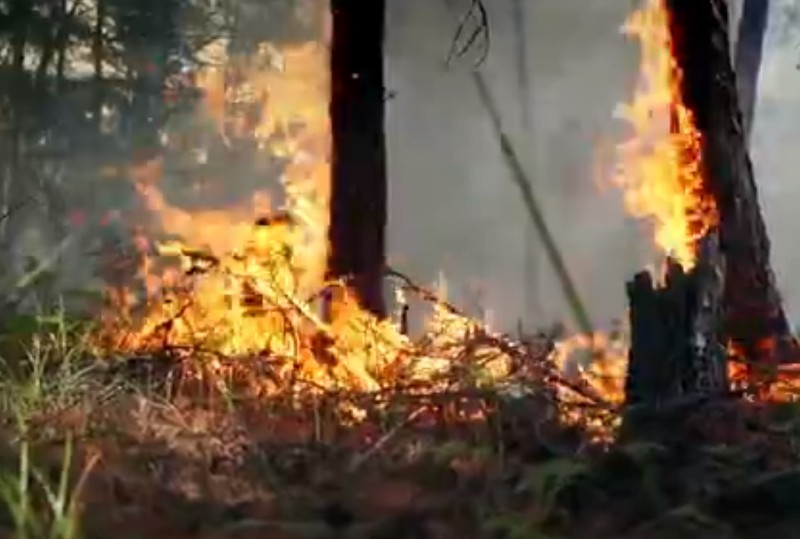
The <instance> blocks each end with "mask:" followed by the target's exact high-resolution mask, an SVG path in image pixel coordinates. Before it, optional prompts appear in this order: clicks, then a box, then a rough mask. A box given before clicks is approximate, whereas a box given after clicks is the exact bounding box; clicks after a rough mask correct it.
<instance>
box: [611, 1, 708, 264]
mask: <svg viewBox="0 0 800 539" xmlns="http://www.w3.org/2000/svg"><path fill="white" fill-rule="evenodd" d="M622 31H623V33H624V34H626V35H627V36H629V37H633V38H635V39H637V40H638V41H639V44H640V46H641V61H640V71H639V80H638V83H637V86H636V92H635V95H634V97H633V99H632V100H631V102H630V103H628V104H626V105H623V106H620V107H619V109H618V115H619V117H620V118H621V119H623V120H625V121H626V122H627V123H628V124H629V125H630V127H631V128H632V131H633V136H632V137H631V138H630V139H628V140H627V141H625V142H624V143H623V144H621V145H620V146H619V148H618V151H619V167H618V171H617V174H616V175H615V176H614V178H613V181H614V183H615V184H616V185H617V186H618V187H620V188H621V189H622V190H623V191H624V200H625V206H626V209H627V210H628V211H629V212H630V213H631V214H632V215H633V216H634V217H637V218H646V219H648V220H651V221H652V223H653V227H654V233H655V242H656V244H657V245H658V247H659V248H661V249H662V250H663V251H665V252H666V253H667V254H670V255H671V256H672V257H673V258H675V259H676V260H677V261H678V262H680V263H681V265H683V266H684V268H685V269H690V268H691V267H693V266H694V264H695V262H696V256H697V243H698V241H699V240H700V238H702V237H703V236H704V235H705V234H706V233H707V232H708V231H709V230H710V229H711V228H713V227H714V226H715V225H716V224H717V221H718V216H717V209H716V205H715V202H714V199H713V198H712V197H711V195H710V194H709V193H708V192H706V191H705V190H704V186H703V170H702V167H701V137H700V133H699V132H698V130H697V128H696V126H695V123H694V118H693V115H692V112H691V111H690V110H689V109H688V108H687V107H686V105H685V104H684V101H683V97H682V94H681V88H680V84H681V77H682V74H681V71H680V68H679V67H678V65H677V63H676V61H675V58H674V55H673V49H672V41H671V38H670V33H669V13H668V11H667V8H666V5H665V2H664V0H645V5H644V6H643V7H642V8H641V9H640V10H638V11H636V12H634V13H633V14H632V15H631V16H630V17H629V18H628V20H627V21H626V23H625V25H624V26H623V29H622Z"/></svg>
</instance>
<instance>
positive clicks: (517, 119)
mask: <svg viewBox="0 0 800 539" xmlns="http://www.w3.org/2000/svg"><path fill="white" fill-rule="evenodd" d="M455 4H456V5H457V6H459V7H458V9H462V10H466V8H467V6H468V2H455ZM487 7H488V8H489V15H490V24H491V32H492V44H491V50H490V53H489V56H488V58H487V60H486V63H485V64H484V65H483V66H482V69H483V70H484V72H485V74H486V78H487V80H488V81H489V84H490V90H491V92H492V94H493V96H494V98H495V100H496V101H497V102H498V103H499V107H500V109H501V113H502V115H503V121H504V124H505V128H506V130H507V131H508V132H509V134H510V135H511V136H512V138H513V139H514V143H515V145H516V147H517V149H518V150H519V152H520V153H521V154H522V156H523V158H524V160H525V166H526V167H527V172H528V174H529V175H530V177H531V179H532V181H533V183H534V189H535V191H536V194H537V197H538V198H539V201H540V203H541V205H542V206H543V208H544V211H545V214H546V217H547V220H548V222H549V224H550V226H551V228H552V229H553V231H554V235H555V237H556V239H557V241H558V243H559V245H560V247H561V249H562V251H563V253H564V256H565V258H566V262H567V264H568V266H569V268H570V270H571V272H572V274H573V278H574V279H575V281H576V282H577V286H578V288H579V290H580V292H581V295H582V297H583V299H584V301H585V303H586V304H587V305H588V307H589V310H590V312H591V315H592V317H593V318H594V319H595V323H596V324H598V325H604V324H606V323H608V322H609V321H610V320H611V319H612V318H613V317H616V316H619V315H620V314H622V313H623V312H624V307H625V293H624V282H625V278H627V277H629V276H630V275H631V274H632V273H633V272H634V271H635V270H636V269H638V268H640V267H642V266H643V265H644V264H646V263H647V262H648V261H649V260H650V256H651V248H650V240H649V236H648V232H647V231H646V230H644V229H642V228H641V227H640V225H639V224H637V223H635V222H634V221H632V220H631V219H629V218H627V217H626V216H625V213H624V211H623V207H622V202H621V197H620V196H619V193H618V192H616V191H614V190H613V189H612V188H608V189H607V190H605V191H603V190H601V189H600V188H599V187H598V180H602V179H603V176H604V175H606V174H607V170H608V166H610V165H613V159H612V158H613V146H614V144H615V142H617V141H619V140H620V134H621V131H620V130H621V129H622V127H623V126H622V125H620V123H619V122H617V121H615V120H614V119H613V118H612V113H613V111H614V108H615V106H616V104H617V103H618V102H620V101H623V100H627V99H628V97H629V96H630V93H631V91H632V89H633V83H634V79H635V76H636V52H637V51H636V45H635V44H634V43H630V42H628V41H626V39H625V38H624V37H623V36H622V35H620V33H619V27H620V26H621V24H622V22H623V21H624V19H625V16H626V14H627V13H628V10H629V9H630V6H629V5H627V4H626V3H624V2H619V3H616V2H615V3H602V4H597V3H587V2H584V1H581V0H549V1H542V2H526V3H525V8H526V17H525V20H524V24H523V27H524V29H525V31H526V32H527V33H528V35H527V39H526V41H527V46H528V51H527V53H528V54H527V56H528V62H529V65H528V66H527V68H528V70H529V76H528V79H529V85H530V88H529V95H528V96H527V100H528V103H527V107H528V108H529V110H530V127H529V128H528V129H527V130H524V129H523V122H522V112H523V110H524V108H525V107H524V106H523V104H522V103H521V102H520V97H519V96H520V91H519V86H518V80H519V76H518V73H517V58H516V57H515V54H516V50H515V47H516V44H515V36H514V29H515V21H514V20H513V19H512V17H513V14H514V11H513V2H512V0H503V1H499V0H498V1H494V2H487ZM457 23H458V18H457V16H455V15H453V14H452V13H451V12H448V11H447V10H446V9H445V8H444V7H443V3H442V2H430V1H428V0H390V1H389V13H388V20H387V31H388V40H387V50H386V54H387V64H388V65H387V74H388V85H389V86H390V90H391V91H393V92H394V93H395V97H394V98H393V99H392V100H391V101H389V103H388V110H387V115H388V121H387V134H388V144H389V170H390V175H391V177H390V194H391V196H390V210H391V215H390V227H389V245H390V249H391V252H392V253H396V254H397V258H398V262H399V263H400V264H401V265H403V266H405V267H406V268H408V269H409V270H410V271H411V273H412V274H414V275H416V276H417V277H418V278H421V279H424V280H432V279H433V278H434V277H435V275H436V273H437V272H438V271H439V270H441V271H443V272H444V274H445V276H446V277H447V280H448V282H449V283H450V290H451V291H452V292H453V295H454V297H455V300H456V301H461V302H466V301H468V299H469V297H470V295H471V293H470V290H471V289H474V288H475V285H476V284H479V285H481V287H482V288H483V297H482V300H483V302H484V306H485V307H486V308H487V309H489V310H490V311H491V312H492V313H493V315H494V316H493V319H494V322H495V325H496V326H498V327H500V328H503V329H512V328H514V327H515V326H516V324H517V321H518V320H519V319H522V320H523V321H524V322H525V325H526V326H527V327H528V328H534V327H541V326H543V325H546V324H548V323H550V322H552V321H555V320H562V321H565V322H570V318H569V310H568V308H567V306H566V303H565V301H564V299H563V294H562V293H561V292H560V288H559V285H558V281H557V280H556V278H555V275H554V273H553V271H552V269H551V267H550V265H549V262H548V261H547V259H546V258H545V255H544V251H543V249H542V248H541V245H539V243H538V238H537V237H536V234H535V233H534V232H533V231H532V227H531V225H530V220H529V218H528V216H527V215H526V213H525V209H524V207H523V205H522V203H521V201H520V196H519V192H518V190H517V187H516V186H515V185H514V184H513V182H512V181H511V180H510V178H509V174H508V171H507V169H506V166H505V163H504V161H503V158H502V156H501V153H500V149H499V147H498V143H497V140H496V138H495V136H494V135H493V133H492V131H491V126H490V123H489V117H488V116H487V114H486V112H485V111H484V110H483V109H482V108H481V105H480V102H479V101H478V98H477V94H476V92H475V87H474V85H473V84H472V81H471V78H470V76H469V69H471V68H472V63H471V59H469V58H465V59H463V60H461V61H460V62H456V63H455V64H454V65H453V66H452V67H451V68H450V69H449V70H448V69H447V68H446V67H445V66H444V62H443V60H444V58H445V54H446V53H447V50H448V48H449V41H450V39H451V38H452V35H453V32H454V30H455V28H456V25H457ZM606 177H607V176H606ZM531 243H533V245H530V244H531ZM531 247H532V248H531ZM527 256H532V257H533V260H529V261H527V263H526V257H527Z"/></svg>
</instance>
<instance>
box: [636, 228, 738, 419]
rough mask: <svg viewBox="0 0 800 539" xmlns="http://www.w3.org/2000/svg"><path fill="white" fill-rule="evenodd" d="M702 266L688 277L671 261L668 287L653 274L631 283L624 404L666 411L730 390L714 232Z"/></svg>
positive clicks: (719, 258)
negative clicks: (691, 399)
mask: <svg viewBox="0 0 800 539" xmlns="http://www.w3.org/2000/svg"><path fill="white" fill-rule="evenodd" d="M702 247H703V248H702V252H701V253H700V257H699V261H698V264H697V265H696V266H695V267H694V268H693V269H692V270H691V271H690V272H688V273H685V272H684V270H683V268H682V267H681V266H680V264H678V263H676V262H673V261H671V260H670V261H668V262H667V269H666V274H665V277H664V283H663V284H661V285H659V284H656V283H655V282H654V280H653V276H652V275H651V274H650V273H649V272H642V273H639V274H637V275H636V276H635V277H634V279H633V280H632V281H630V282H629V283H628V287H627V288H628V299H629V305H630V311H629V313H630V325H631V346H630V350H629V357H628V377H627V380H626V388H625V393H626V405H627V406H628V407H629V408H630V407H633V406H638V407H640V408H646V409H660V408H664V407H668V406H669V404H670V403H673V402H676V401H678V400H680V399H685V398H687V397H692V396H700V395H715V394H721V393H724V392H726V391H727V388H728V380H727V369H726V350H725V348H724V347H723V346H722V345H721V344H720V343H721V341H722V321H723V311H722V307H723V290H724V267H725V264H724V259H723V258H722V255H721V253H720V252H719V249H718V245H717V242H716V237H715V235H714V234H713V233H712V234H711V235H709V236H708V237H707V238H705V240H704V242H703V246H702Z"/></svg>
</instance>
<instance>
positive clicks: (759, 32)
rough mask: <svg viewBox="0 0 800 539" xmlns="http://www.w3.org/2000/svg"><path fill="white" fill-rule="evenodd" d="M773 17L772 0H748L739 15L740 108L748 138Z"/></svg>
mask: <svg viewBox="0 0 800 539" xmlns="http://www.w3.org/2000/svg"><path fill="white" fill-rule="evenodd" d="M768 18H769V0H744V7H743V9H742V15H741V17H740V18H739V30H738V37H737V39H736V53H735V60H734V61H735V62H736V82H737V88H738V91H739V108H740V109H741V111H742V123H743V128H744V135H745V138H746V139H749V138H750V132H751V131H752V128H753V114H754V111H755V104H756V97H757V92H756V89H757V87H758V74H759V72H760V71H761V56H762V53H763V50H764V34H765V33H766V31H767V20H768Z"/></svg>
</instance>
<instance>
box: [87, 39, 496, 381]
mask: <svg viewBox="0 0 800 539" xmlns="http://www.w3.org/2000/svg"><path fill="white" fill-rule="evenodd" d="M207 56H208V57H210V58H212V57H213V58H214V60H215V61H214V62H213V63H212V64H213V65H212V67H208V68H205V69H203V70H201V71H200V72H199V73H197V74H196V75H195V77H194V80H195V83H196V84H197V85H198V86H199V87H200V88H201V90H202V93H203V96H204V98H203V102H202V111H203V112H204V113H205V114H206V116H207V117H209V118H210V119H212V121H213V124H214V127H215V129H216V131H217V134H218V135H219V136H220V137H222V139H223V140H224V141H225V142H226V143H227V144H230V145H232V144H236V143H237V142H238V141H241V140H243V139H244V140H249V141H252V142H255V143H256V146H257V147H258V148H259V149H260V150H261V151H263V152H268V153H269V154H270V155H271V156H274V157H279V158H281V159H283V160H285V162H286V163H287V164H286V167H285V169H284V173H283V181H282V186H283V191H284V192H283V195H284V202H283V204H282V205H281V206H280V207H277V208H276V207H273V204H272V200H271V198H270V195H269V193H268V192H267V191H266V190H264V191H259V192H256V193H255V194H254V195H253V196H252V198H251V200H250V201H249V202H248V203H247V204H241V205H238V206H234V207H226V208H222V209H215V210H202V211H196V210H193V211H189V210H186V209H184V208H181V207H179V206H177V205H174V204H172V203H170V201H169V199H168V197H167V196H166V195H165V192H164V189H163V187H162V185H161V184H162V179H163V177H164V175H165V166H164V159H163V158H155V159H152V160H150V161H148V162H146V163H142V164H138V165H136V166H134V167H133V168H132V169H131V171H130V178H131V181H132V182H133V185H134V186H135V188H136V191H137V193H138V195H139V197H140V199H141V201H142V202H143V205H144V207H145V209H146V210H147V212H148V215H149V217H150V219H151V220H152V221H153V224H154V225H156V228H157V229H159V230H160V232H161V234H158V236H159V237H161V236H164V237H165V239H162V240H157V239H155V238H156V235H155V234H153V235H152V237H150V236H148V234H146V233H145V229H144V227H141V228H140V229H138V230H137V231H136V234H135V236H134V242H133V243H134V245H135V247H136V249H137V250H138V252H139V255H140V258H141V264H140V266H139V268H138V272H137V274H136V277H137V280H138V281H139V282H141V283H142V285H143V286H142V288H143V297H142V298H139V297H138V296H137V293H136V292H135V291H134V290H132V289H127V288H125V289H118V290H114V291H112V292H113V293H112V294H110V296H111V298H112V299H113V301H112V307H111V308H110V309H108V310H107V311H106V312H105V313H104V316H103V321H104V325H103V329H102V331H101V332H100V335H99V336H98V343H100V346H101V347H102V349H105V350H113V351H136V352H143V351H161V350H164V349H171V350H173V351H175V350H177V351H184V352H185V353H187V354H194V356H201V355H203V354H210V359H209V360H208V363H209V365H207V367H209V368H210V369H211V370H212V371H213V372H214V373H215V374H216V375H217V377H218V378H222V377H225V376H227V375H229V374H231V373H230V372H227V371H226V369H227V367H225V366H224V365H223V362H221V361H219V358H220V357H240V356H261V357H267V358H269V359H270V360H271V361H273V362H277V363H279V364H280V366H279V367H277V368H276V373H273V376H272V377H270V380H265V381H264V385H265V386H269V387H266V390H267V391H270V390H278V389H281V390H283V389H287V387H286V386H288V385H290V382H289V380H297V379H302V380H303V381H304V382H305V383H307V384H312V385H313V386H314V387H322V388H338V387H346V388H349V389H353V390H359V391H376V390H378V389H380V388H381V387H383V386H385V385H387V384H391V383H396V382H398V381H399V380H400V379H401V378H402V379H403V380H404V381H406V382H408V383H413V382H414V381H421V382H423V383H424V388H425V390H426V391H435V390H437V389H443V388H445V386H446V382H445V381H444V379H442V376H441V375H443V374H445V373H447V372H448V370H450V369H451V368H452V365H453V362H454V361H456V360H457V359H458V358H459V357H460V356H459V354H461V353H462V350H461V348H463V340H464V339H465V338H466V337H468V336H469V335H470V334H472V333H476V332H478V331H479V330H480V327H479V325H478V324H477V323H476V322H474V321H472V320H470V319H468V318H466V317H463V316H460V315H458V314H455V313H453V312H451V311H449V310H448V309H446V308H444V307H442V306H440V305H434V310H433V314H432V316H431V317H430V318H429V320H428V322H427V330H426V335H425V337H424V338H423V339H422V340H421V341H420V342H416V343H415V342H412V340H411V339H410V338H409V337H408V336H406V335H405V334H404V333H403V331H401V328H400V327H398V324H396V323H395V322H394V321H392V320H378V319H376V318H375V317H374V316H372V315H371V314H370V313H368V312H367V311H365V310H363V309H361V307H360V306H359V304H358V302H357V301H356V300H355V299H354V297H353V295H352V294H351V293H350V291H349V290H348V289H347V288H346V287H344V286H343V285H342V284H341V283H329V282H325V279H324V275H325V266H326V259H327V254H328V253H327V250H328V243H327V229H328V215H329V201H330V176H329V175H330V167H329V162H330V133H329V132H330V126H329V124H328V95H329V88H328V86H329V80H328V63H327V60H328V57H327V49H326V47H325V46H324V45H323V44H321V43H317V42H308V43H300V44H292V45H285V46H280V47H278V46H276V45H273V44H270V43H264V44H262V45H261V46H260V47H259V49H258V52H257V53H256V54H255V55H253V56H249V57H229V56H228V55H227V53H226V44H225V42H224V41H218V42H215V43H212V44H211V45H210V46H209V51H207ZM230 180H233V179H229V181H230ZM442 293H443V296H446V290H444V288H443V290H442ZM399 294H400V296H401V299H402V300H403V301H405V299H404V297H403V296H404V293H402V292H400V293H399ZM326 312H327V316H326V315H325V313H326ZM459 345H462V346H461V348H459ZM474 353H475V354H479V351H474ZM508 363H509V362H508V358H507V357H505V356H503V355H502V354H501V355H499V356H497V357H492V358H490V359H489V360H487V361H485V362H484V369H485V371H486V372H487V373H490V375H492V376H495V377H501V376H503V375H505V374H507V373H508ZM276 378H277V379H278V382H276V381H275V379H276ZM280 386H282V387H280Z"/></svg>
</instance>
